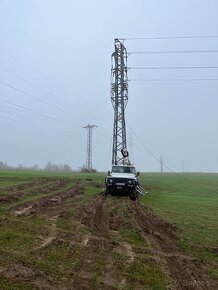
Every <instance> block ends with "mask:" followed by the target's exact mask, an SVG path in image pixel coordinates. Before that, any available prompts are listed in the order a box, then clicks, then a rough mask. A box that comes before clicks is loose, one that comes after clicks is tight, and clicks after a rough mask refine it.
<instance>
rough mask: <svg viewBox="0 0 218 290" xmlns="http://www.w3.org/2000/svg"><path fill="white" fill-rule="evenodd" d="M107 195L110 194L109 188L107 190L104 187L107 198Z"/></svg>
mask: <svg viewBox="0 0 218 290" xmlns="http://www.w3.org/2000/svg"><path fill="white" fill-rule="evenodd" d="M108 194H111V188H108V187H107V186H106V188H105V196H108Z"/></svg>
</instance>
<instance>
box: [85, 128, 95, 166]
mask: <svg viewBox="0 0 218 290" xmlns="http://www.w3.org/2000/svg"><path fill="white" fill-rule="evenodd" d="M94 127H97V126H96V125H90V124H88V125H87V126H84V127H83V128H85V129H86V130H87V155H86V170H87V171H91V170H92V129H93V128H94Z"/></svg>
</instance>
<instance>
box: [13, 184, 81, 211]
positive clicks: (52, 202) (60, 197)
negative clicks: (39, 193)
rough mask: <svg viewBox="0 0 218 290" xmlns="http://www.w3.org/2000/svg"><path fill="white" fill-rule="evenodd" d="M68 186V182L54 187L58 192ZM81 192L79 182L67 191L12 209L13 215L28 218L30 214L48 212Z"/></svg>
mask: <svg viewBox="0 0 218 290" xmlns="http://www.w3.org/2000/svg"><path fill="white" fill-rule="evenodd" d="M66 184H67V183H66V182H60V183H59V185H58V186H57V185H55V187H53V190H57V189H60V188H61V187H65V186H66ZM53 190H52V191H53ZM80 191H82V188H81V186H80V183H79V182H77V183H76V184H75V185H73V186H71V187H70V188H69V189H68V190H66V191H58V192H55V193H53V194H52V193H51V194H50V195H48V196H44V197H41V198H38V199H36V200H31V201H27V202H24V203H21V204H20V205H18V206H16V207H15V208H12V209H11V213H12V214H13V215H15V216H20V215H25V216H27V215H30V214H37V213H38V212H43V211H45V212H48V211H49V208H52V207H55V206H57V205H61V204H62V203H63V201H64V200H66V199H68V198H70V197H73V196H75V195H76V194H78V193H79V192H80Z"/></svg>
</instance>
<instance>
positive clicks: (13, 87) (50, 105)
mask: <svg viewBox="0 0 218 290" xmlns="http://www.w3.org/2000/svg"><path fill="white" fill-rule="evenodd" d="M0 83H1V84H3V85H5V86H7V87H9V88H11V89H13V90H15V91H17V92H19V93H21V94H24V95H25V96H28V97H30V98H32V99H34V100H36V101H38V102H40V103H43V104H45V105H47V106H49V107H53V108H55V109H56V110H59V111H62V112H63V113H65V114H70V115H72V114H71V113H69V112H68V111H65V110H64V109H62V108H60V107H58V106H56V105H54V104H52V103H49V102H47V101H44V100H43V99H41V98H39V97H36V96H34V95H32V94H30V93H27V92H25V91H23V90H20V89H18V88H16V87H15V86H12V85H11V84H8V83H6V82H3V81H1V80H0ZM74 122H75V121H74ZM77 123H78V124H79V122H77Z"/></svg>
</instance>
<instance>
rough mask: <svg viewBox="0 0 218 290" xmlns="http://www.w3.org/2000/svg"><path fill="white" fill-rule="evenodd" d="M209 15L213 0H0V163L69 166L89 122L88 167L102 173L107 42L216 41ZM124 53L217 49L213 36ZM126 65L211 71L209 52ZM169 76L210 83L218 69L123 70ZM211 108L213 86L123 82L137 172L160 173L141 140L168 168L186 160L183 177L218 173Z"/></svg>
mask: <svg viewBox="0 0 218 290" xmlns="http://www.w3.org/2000/svg"><path fill="white" fill-rule="evenodd" d="M217 11H218V2H217V1H216V0H207V1H204V0H183V1H180V0H171V1H170V0H165V1H162V0H157V1H153V0H152V1H151V0H150V1H145V0H137V1H124V0H119V1H115V0H110V1H102V0H101V1H100V0H93V1H82V0H80V1H79V0H78V1H77V0H76V1H70V0H59V1H57V0H37V1H36V0H35V1H34V0H19V1H16V0H13V1H12V0H1V1H0V120H1V121H0V131H1V142H0V161H4V162H7V163H8V164H11V165H16V164H18V163H22V164H24V165H27V166H29V165H34V164H38V165H39V166H41V167H43V166H44V165H45V164H46V163H47V162H48V161H51V162H54V163H68V164H69V165H70V166H71V167H72V168H73V169H77V168H78V167H79V166H81V165H83V164H85V160H86V131H85V129H82V126H84V125H87V124H88V123H91V124H96V125H97V126H98V128H96V129H94V134H93V167H95V168H97V169H98V170H108V169H110V162H111V150H112V149H111V138H112V126H113V108H112V106H111V102H110V69H111V67H110V66H111V59H110V57H111V54H112V52H113V50H114V38H119V37H120V38H128V37H133V38H135V37H165V36H202V35H218V18H217ZM125 46H126V48H127V50H128V51H146V50H149V51H160V50H218V38H209V39H168V40H137V41H133V40H132V41H130V40H129V41H128V40H126V41H125ZM128 65H129V67H134V66H144V67H145V66H218V53H198V54H157V55H153V54H150V55H130V56H129V59H128ZM173 78H175V79H178V78H179V79H181V78H186V79H187V78H190V79H191V78H218V69H198V70H194V69H192V70H149V71H146V70H140V71H136V70H129V79H130V80H131V79H173ZM19 90H20V91H23V92H24V93H22V92H20V91H19ZM18 106H20V107H18ZM217 108H218V81H175V82H130V85H129V103H128V105H127V108H126V121H127V122H128V123H129V124H130V126H131V128H132V129H133V132H131V130H130V129H129V128H127V130H128V132H129V133H128V138H129V136H130V138H131V139H132V142H131V143H132V146H130V152H131V154H132V155H131V157H132V159H134V161H135V165H136V167H137V169H138V170H140V171H159V170H160V164H159V163H158V162H157V160H155V158H154V157H153V156H152V155H151V154H150V153H149V152H148V151H146V150H145V148H144V147H143V146H142V144H141V143H140V142H139V140H138V139H140V140H141V142H142V143H143V144H144V146H146V147H147V148H149V150H151V151H152V153H153V154H155V155H156V156H157V157H158V158H159V156H161V155H163V158H164V162H165V164H166V165H167V166H168V167H169V168H171V169H172V170H173V171H181V170H182V161H185V163H184V164H185V170H187V171H208V172H218V154H217V148H218V114H217V110H218V109H217ZM26 109H28V111H26ZM136 136H137V137H136ZM137 138H138V139H137ZM131 147H132V148H131Z"/></svg>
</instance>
